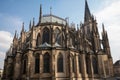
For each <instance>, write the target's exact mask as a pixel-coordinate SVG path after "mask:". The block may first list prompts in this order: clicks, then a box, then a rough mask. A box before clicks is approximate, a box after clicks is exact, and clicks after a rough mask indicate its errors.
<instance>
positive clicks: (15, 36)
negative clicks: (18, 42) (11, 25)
mask: <svg viewBox="0 0 120 80" xmlns="http://www.w3.org/2000/svg"><path fill="white" fill-rule="evenodd" d="M15 38H17V31H16V30H15V35H14V39H15Z"/></svg>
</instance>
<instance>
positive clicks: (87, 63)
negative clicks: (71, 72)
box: [85, 56, 90, 74]
mask: <svg viewBox="0 0 120 80" xmlns="http://www.w3.org/2000/svg"><path fill="white" fill-rule="evenodd" d="M85 61H86V72H87V74H90V65H89V61H90V60H89V57H88V56H86V60H85Z"/></svg>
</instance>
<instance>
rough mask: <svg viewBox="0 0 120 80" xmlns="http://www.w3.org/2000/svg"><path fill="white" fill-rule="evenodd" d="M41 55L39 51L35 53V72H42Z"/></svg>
mask: <svg viewBox="0 0 120 80" xmlns="http://www.w3.org/2000/svg"><path fill="white" fill-rule="evenodd" d="M39 67H40V57H39V53H37V54H36V55H35V73H39V72H40V69H39Z"/></svg>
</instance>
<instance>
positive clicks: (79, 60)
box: [78, 55, 82, 73]
mask: <svg viewBox="0 0 120 80" xmlns="http://www.w3.org/2000/svg"><path fill="white" fill-rule="evenodd" d="M78 62H79V73H81V71H82V70H81V58H80V55H79V56H78Z"/></svg>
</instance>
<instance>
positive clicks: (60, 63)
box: [57, 53, 63, 72]
mask: <svg viewBox="0 0 120 80" xmlns="http://www.w3.org/2000/svg"><path fill="white" fill-rule="evenodd" d="M57 71H58V72H63V55H62V54H61V53H60V54H59V55H58V59H57Z"/></svg>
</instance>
